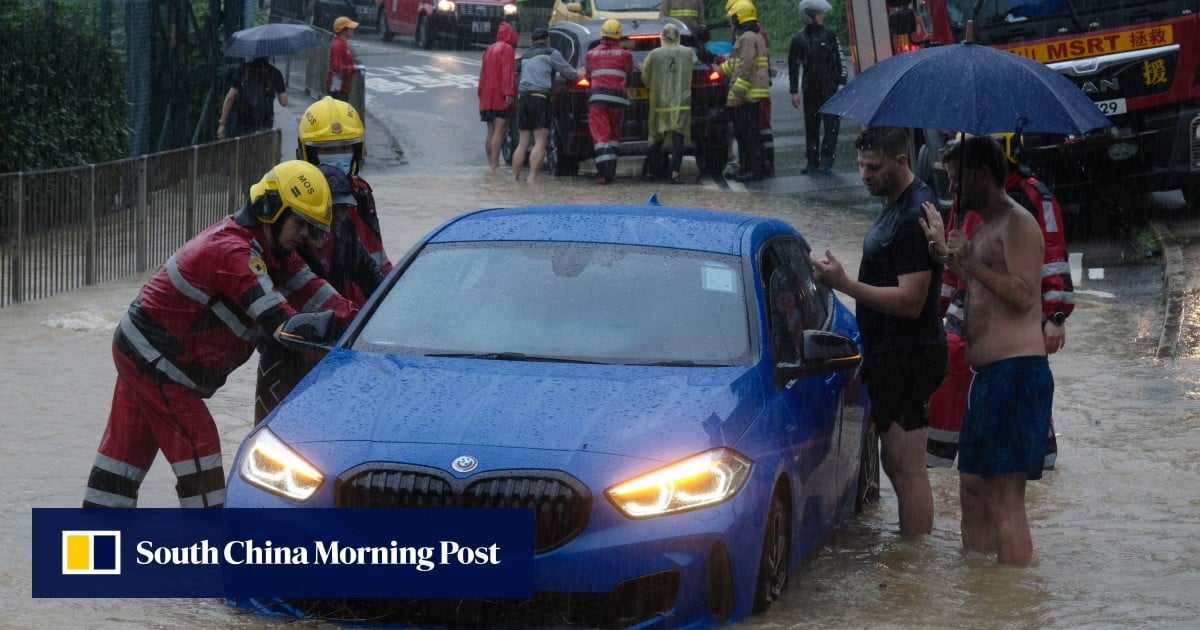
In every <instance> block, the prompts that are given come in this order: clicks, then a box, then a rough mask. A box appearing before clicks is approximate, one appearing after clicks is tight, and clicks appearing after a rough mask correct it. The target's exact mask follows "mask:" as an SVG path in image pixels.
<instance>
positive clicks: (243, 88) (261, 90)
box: [236, 65, 275, 127]
mask: <svg viewBox="0 0 1200 630" xmlns="http://www.w3.org/2000/svg"><path fill="white" fill-rule="evenodd" d="M270 72H271V68H270V66H267V67H255V66H253V65H247V66H246V67H245V68H243V69H242V77H241V80H240V81H239V82H238V97H237V101H236V103H237V114H238V124H239V125H241V126H242V127H269V126H270V125H271V123H272V122H273V121H274V118H275V106H274V104H273V103H271V100H272V99H273V98H274V96H275V91H274V90H273V89H272V87H271V76H270Z"/></svg>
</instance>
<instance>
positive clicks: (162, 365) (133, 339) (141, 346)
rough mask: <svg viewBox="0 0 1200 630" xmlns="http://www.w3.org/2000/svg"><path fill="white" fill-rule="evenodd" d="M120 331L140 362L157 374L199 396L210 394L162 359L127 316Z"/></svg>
mask: <svg viewBox="0 0 1200 630" xmlns="http://www.w3.org/2000/svg"><path fill="white" fill-rule="evenodd" d="M120 329H121V334H123V335H125V338H126V339H128V340H129V343H130V345H132V346H133V349H134V351H135V352H137V353H138V356H140V357H142V360H143V361H145V362H146V363H149V364H150V365H152V366H154V369H155V370H157V371H158V372H159V373H161V374H163V375H164V376H166V377H167V378H169V379H171V380H172V381H175V382H176V383H179V384H180V385H183V386H184V387H186V388H188V389H190V390H192V391H195V392H199V393H201V394H204V393H207V394H212V390H211V389H207V388H204V389H202V388H200V387H199V386H198V385H196V383H195V382H194V381H192V379H191V378H189V377H188V375H186V374H184V373H183V370H180V369H179V368H178V367H177V366H176V365H175V364H174V363H171V361H170V360H168V359H167V358H166V357H164V356H163V355H162V353H161V352H159V351H158V349H157V348H155V347H154V345H153V344H151V343H150V341H149V340H148V339H146V336H145V335H143V334H142V331H141V330H138V327H137V326H135V325H134V324H133V321H132V320H130V319H129V316H128V315H126V316H125V317H123V318H121V323H120Z"/></svg>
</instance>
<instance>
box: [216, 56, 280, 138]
mask: <svg viewBox="0 0 1200 630" xmlns="http://www.w3.org/2000/svg"><path fill="white" fill-rule="evenodd" d="M275 100H278V101H279V104H280V105H281V106H282V107H287V104H288V95H287V85H286V84H285V83H284V82H283V74H282V73H281V72H279V69H278V68H276V67H275V66H272V65H271V64H270V62H269V61H267V58H266V57H259V58H257V59H255V60H253V61H250V62H247V63H243V64H242V65H241V67H240V68H239V69H238V73H237V78H236V80H235V81H234V82H233V85H232V86H230V88H229V91H228V92H226V93H225V102H224V103H223V104H222V105H221V120H220V123H219V124H218V126H217V139H218V140H224V139H225V138H227V137H228V138H236V137H238V136H244V135H247V134H251V133H254V132H256V131H263V130H265V129H271V128H272V127H274V126H275V103H273V102H272V101H275ZM230 113H232V114H233V122H232V124H231V123H230V122H229V114H230Z"/></svg>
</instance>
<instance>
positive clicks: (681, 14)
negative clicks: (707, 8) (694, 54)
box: [658, 0, 705, 36]
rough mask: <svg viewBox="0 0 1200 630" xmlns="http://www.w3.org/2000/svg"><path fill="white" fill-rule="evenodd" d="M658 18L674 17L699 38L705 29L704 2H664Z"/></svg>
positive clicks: (695, 0) (659, 8) (660, 6)
mask: <svg viewBox="0 0 1200 630" xmlns="http://www.w3.org/2000/svg"><path fill="white" fill-rule="evenodd" d="M658 17H660V18H663V17H673V18H675V19H676V20H679V21H680V22H683V24H684V25H685V26H687V27H688V30H689V31H691V32H692V33H694V34H696V35H697V36H699V35H700V29H701V28H704V20H705V17H704V0H663V1H662V4H661V5H659V7H658Z"/></svg>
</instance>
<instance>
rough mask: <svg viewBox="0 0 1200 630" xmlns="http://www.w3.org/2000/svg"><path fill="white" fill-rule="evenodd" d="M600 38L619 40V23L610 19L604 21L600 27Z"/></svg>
mask: <svg viewBox="0 0 1200 630" xmlns="http://www.w3.org/2000/svg"><path fill="white" fill-rule="evenodd" d="M600 37H605V38H608V39H621V23H620V22H618V21H617V20H614V19H612V18H609V19H607V20H605V21H604V25H603V26H601V27H600Z"/></svg>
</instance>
